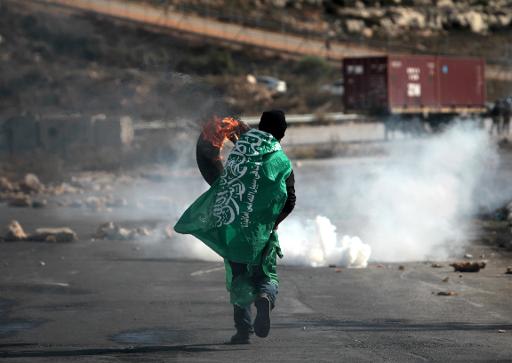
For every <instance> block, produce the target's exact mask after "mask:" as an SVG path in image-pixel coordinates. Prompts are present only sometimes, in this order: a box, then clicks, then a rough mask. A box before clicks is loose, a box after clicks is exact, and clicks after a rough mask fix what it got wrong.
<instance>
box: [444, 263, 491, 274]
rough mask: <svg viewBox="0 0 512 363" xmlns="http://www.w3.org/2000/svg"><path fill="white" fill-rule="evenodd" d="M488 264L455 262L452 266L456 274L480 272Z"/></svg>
mask: <svg viewBox="0 0 512 363" xmlns="http://www.w3.org/2000/svg"><path fill="white" fill-rule="evenodd" d="M485 265H486V263H485V262H484V261H480V262H469V261H462V262H454V263H451V264H450V266H452V267H453V269H454V271H455V272H478V271H480V269H483V268H485Z"/></svg>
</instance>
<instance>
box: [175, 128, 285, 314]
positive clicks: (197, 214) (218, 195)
mask: <svg viewBox="0 0 512 363" xmlns="http://www.w3.org/2000/svg"><path fill="white" fill-rule="evenodd" d="M291 171H292V168H291V163H290V161H289V160H288V157H287V156H286V155H285V153H284V152H283V151H282V149H281V145H280V144H279V142H278V141H277V140H276V139H275V138H274V137H273V136H272V135H271V134H269V133H266V132H264V131H260V130H256V129H251V130H249V131H248V132H246V133H244V134H242V135H241V137H240V139H239V140H238V141H237V142H236V143H235V146H234V148H233V150H232V151H231V153H230V154H229V156H228V159H227V161H226V164H225V167H224V171H223V173H222V175H221V176H220V178H218V179H217V180H216V181H215V182H214V183H213V184H212V186H211V187H210V189H209V190H208V191H206V192H205V193H204V194H202V195H201V196H200V197H199V198H198V199H197V200H196V201H195V202H194V203H193V204H192V205H191V206H190V207H189V208H188V209H187V210H186V211H185V213H183V215H182V216H181V218H180V219H179V221H178V222H177V223H176V225H175V226H174V229H175V231H176V232H178V233H184V234H191V235H193V236H195V237H197V238H199V239H200V240H201V241H203V242H204V243H205V244H206V245H207V246H208V247H210V248H211V249H212V250H214V251H215V252H216V253H218V254H219V255H220V256H222V257H223V258H224V260H225V261H226V270H227V271H226V280H227V281H226V282H227V287H228V290H230V291H231V300H232V303H237V304H238V305H242V306H243V305H246V303H247V302H249V303H250V301H249V300H250V297H249V295H251V294H250V293H248V295H247V296H246V298H247V299H245V300H246V301H244V299H243V298H242V297H241V296H240V294H239V293H235V295H238V296H234V294H233V293H234V291H233V289H237V290H238V289H242V290H244V289H245V287H246V286H245V285H246V284H244V283H243V282H242V281H240V286H234V285H235V281H231V271H230V269H229V263H227V261H232V262H238V263H243V264H247V265H248V266H249V267H248V270H251V266H256V265H262V266H263V271H264V272H265V274H266V275H267V276H268V277H269V278H270V279H271V280H272V281H273V282H275V283H277V274H276V273H275V256H276V254H280V250H279V242H278V239H277V233H276V232H275V231H273V227H274V224H275V221H276V219H277V217H278V215H279V214H280V213H281V210H282V209H283V206H284V204H285V202H286V198H287V193H286V179H287V178H288V176H289V175H290V173H291ZM249 273H250V271H249ZM243 279H244V278H241V279H240V280H243ZM237 280H238V278H237ZM232 285H233V286H232ZM240 292H241V291H240Z"/></svg>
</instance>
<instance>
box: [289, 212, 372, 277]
mask: <svg viewBox="0 0 512 363" xmlns="http://www.w3.org/2000/svg"><path fill="white" fill-rule="evenodd" d="M279 236H280V237H279V239H280V245H281V249H282V250H283V254H284V259H283V261H282V263H283V264H285V265H305V266H312V267H319V266H327V265H336V266H342V267H352V268H364V267H366V266H367V264H368V259H369V257H370V254H371V247H370V246H369V245H367V244H364V243H363V242H362V241H361V239H359V237H350V236H343V238H342V239H341V240H340V239H338V235H337V233H336V227H335V226H334V225H333V224H332V223H331V221H330V220H329V219H328V218H326V217H323V216H317V217H316V218H315V219H314V220H308V221H306V222H305V223H304V221H303V220H301V219H299V218H291V219H290V221H287V222H286V223H283V225H282V227H280V231H279Z"/></svg>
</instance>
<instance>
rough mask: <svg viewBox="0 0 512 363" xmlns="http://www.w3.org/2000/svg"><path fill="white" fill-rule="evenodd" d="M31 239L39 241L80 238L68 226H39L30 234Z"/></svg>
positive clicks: (63, 240) (65, 240) (71, 240)
mask: <svg viewBox="0 0 512 363" xmlns="http://www.w3.org/2000/svg"><path fill="white" fill-rule="evenodd" d="M29 239H30V240H31V241H38V242H73V241H76V240H77V239H78V236H77V235H76V233H75V232H74V231H73V230H72V229H71V228H68V227H62V228H38V229H36V231H35V232H34V233H32V234H31V235H30V236H29Z"/></svg>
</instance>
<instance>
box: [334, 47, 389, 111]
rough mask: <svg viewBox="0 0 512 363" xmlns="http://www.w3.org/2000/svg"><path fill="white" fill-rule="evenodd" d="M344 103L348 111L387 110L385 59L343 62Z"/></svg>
mask: <svg viewBox="0 0 512 363" xmlns="http://www.w3.org/2000/svg"><path fill="white" fill-rule="evenodd" d="M343 77H344V80H345V93H344V103H345V108H346V110H348V111H358V112H365V113H374V112H381V111H386V110H387V83H386V81H387V70H386V58H385V57H370V58H347V59H345V60H344V61H343Z"/></svg>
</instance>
